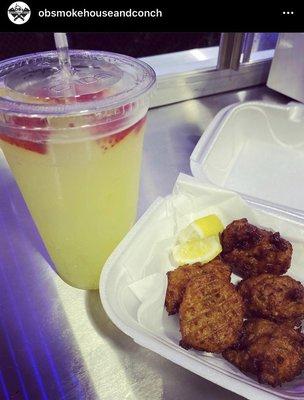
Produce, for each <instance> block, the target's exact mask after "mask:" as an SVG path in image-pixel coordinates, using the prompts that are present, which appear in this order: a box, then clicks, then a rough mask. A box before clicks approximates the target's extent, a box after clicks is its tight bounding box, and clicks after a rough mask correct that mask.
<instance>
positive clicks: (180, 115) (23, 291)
mask: <svg viewBox="0 0 304 400" xmlns="http://www.w3.org/2000/svg"><path fill="white" fill-rule="evenodd" d="M263 98H264V99H266V100H270V101H271V100H273V101H280V102H287V100H286V98H284V97H283V96H279V95H275V94H273V92H271V91H270V90H267V89H265V88H254V89H250V90H243V91H240V92H232V93H226V94H221V95H215V96H211V97H209V98H203V99H199V100H191V101H187V102H184V103H178V104H175V105H171V106H167V107H162V108H158V109H154V110H152V111H151V112H150V115H149V123H148V131H147V134H146V138H145V144H144V156H143V171H142V182H141V191H140V202H139V215H140V214H142V213H143V211H144V210H145V209H146V208H147V207H148V205H149V204H150V203H151V202H152V201H153V200H154V199H155V198H156V197H157V196H159V195H166V194H168V193H169V192H170V191H171V189H172V186H173V184H174V182H175V180H176V178H177V175H178V173H179V172H185V173H188V174H189V173H190V168H189V157H190V154H191V152H192V150H193V148H194V146H195V144H196V143H197V140H198V139H199V137H200V135H201V134H202V132H203V131H204V129H205V128H206V126H207V125H208V124H209V122H210V121H211V119H212V117H213V116H214V115H215V114H216V113H217V112H218V111H219V110H220V109H221V108H222V107H224V106H226V105H228V104H231V103H234V102H237V101H240V100H253V99H263ZM0 237H1V243H0V285H1V287H0V305H1V314H0V355H1V357H0V399H1V400H2V399H3V400H7V399H10V400H40V399H43V400H44V399H47V400H95V399H96V400H121V399H128V400H144V399H149V400H160V399H165V400H173V399H174V400H182V399H186V398H190V399H191V400H198V399H201V398H202V396H203V398H204V400H211V399H216V400H237V399H240V397H239V396H237V395H234V394H233V393H230V392H228V391H226V390H224V389H221V388H219V387H218V386H215V385H213V384H212V383H210V382H207V381H205V380H204V379H202V378H200V377H198V376H196V375H194V374H192V373H191V372H189V371H186V370H184V369H183V368H181V367H179V366H177V365H174V364H172V363H170V362H169V361H167V360H165V359H163V358H161V357H159V356H158V355H156V354H154V353H152V352H150V351H148V350H146V349H144V348H142V347H140V346H138V345H137V344H136V343H134V342H133V341H132V340H131V339H130V338H129V337H127V336H126V335H124V334H123V333H122V332H120V331H119V330H118V329H117V328H116V327H115V326H114V325H113V324H112V323H111V322H110V321H109V319H108V318H107V316H106V314H105V312H104V311H103V308H102V305H101V303H100V300H99V295H98V292H94V291H91V292H86V291H83V290H79V289H75V288H72V287H70V286H68V285H67V284H65V283H64V282H63V281H62V280H61V279H60V278H59V277H58V276H57V275H56V273H55V271H54V270H53V267H52V266H51V263H50V260H49V258H48V255H47V253H46V250H45V248H44V246H43V244H42V242H41V239H40V237H39V235H38V233H37V231H36V228H35V227H34V225H33V222H32V219H31V217H30V215H29V212H28V210H27V208H26V206H25V204H24V202H23V200H22V197H21V195H20V192H19V190H18V189H17V187H16V184H15V182H14V180H13V178H12V175H11V174H10V172H9V171H8V168H7V165H6V163H5V162H4V160H3V158H0Z"/></svg>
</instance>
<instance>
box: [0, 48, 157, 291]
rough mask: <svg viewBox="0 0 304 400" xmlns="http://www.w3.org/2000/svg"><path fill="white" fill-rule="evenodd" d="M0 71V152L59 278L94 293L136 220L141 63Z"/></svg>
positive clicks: (86, 59)
mask: <svg viewBox="0 0 304 400" xmlns="http://www.w3.org/2000/svg"><path fill="white" fill-rule="evenodd" d="M70 56H71V63H72V66H73V68H75V70H74V72H75V71H76V74H77V75H78V76H77V77H76V78H77V79H76V80H75V81H74V82H73V84H72V85H71V82H69V77H67V76H62V71H60V70H59V67H58V65H59V64H58V58H57V53H56V52H46V53H36V54H30V55H25V56H21V57H17V58H13V59H9V60H6V61H3V62H1V63H0V147H1V149H2V151H3V153H4V155H5V157H6V160H7V162H8V164H9V166H10V168H11V170H12V172H13V174H14V177H15V179H16V181H17V183H18V186H19V188H20V190H21V192H22V194H23V197H24V199H25V201H26V203H27V206H28V208H29V210H30V212H31V215H32V217H33V219H34V221H35V223H36V225H37V227H38V230H39V232H40V234H41V236H42V238H43V241H44V243H45V245H46V247H47V249H48V252H49V254H50V256H51V258H52V260H53V262H54V264H55V266H56V269H57V272H58V274H59V275H60V276H61V278H62V279H63V280H64V281H66V282H67V283H69V284H70V285H72V286H75V287H78V288H82V289H97V288H98V280H99V275H100V271H101V268H102V266H103V264H104V262H105V261H106V259H107V258H108V256H109V255H110V253H111V252H112V250H113V249H114V247H115V246H116V245H117V244H118V243H119V241H120V240H121V239H122V238H123V236H124V235H125V234H126V232H127V231H128V230H129V229H130V227H131V226H132V225H133V223H134V220H135V217H136V209H137V198H138V187H139V177H140V165H141V154H142V143H143V135H144V129H145V123H146V114H147V111H148V106H149V93H150V91H151V89H152V87H153V86H154V83H155V73H154V71H153V70H152V68H151V67H149V66H148V65H147V64H145V63H143V62H141V61H138V60H135V59H133V58H130V57H127V56H123V55H118V54H114V53H107V52H95V51H71V52H70Z"/></svg>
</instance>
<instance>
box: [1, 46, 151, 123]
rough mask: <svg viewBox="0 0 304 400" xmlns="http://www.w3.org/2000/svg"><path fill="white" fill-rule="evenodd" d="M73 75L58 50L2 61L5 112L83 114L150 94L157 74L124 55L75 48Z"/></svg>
mask: <svg viewBox="0 0 304 400" xmlns="http://www.w3.org/2000/svg"><path fill="white" fill-rule="evenodd" d="M69 55H70V59H71V65H72V73H68V72H67V71H65V70H64V69H62V68H61V67H60V66H59V60H58V53H57V52H56V51H52V52H43V53H34V54H28V55H25V56H20V57H16V58H11V59H8V60H5V61H2V62H0V113H13V114H23V115H24V114H25V115H38V116H39V115H46V114H47V115H63V114H65V115H67V114H68V115H74V114H76V115H79V114H86V113H93V112H100V111H104V110H108V109H113V108H114V109H115V108H116V107H120V106H123V105H125V104H129V103H131V102H134V101H136V100H137V99H138V98H140V97H141V96H143V95H145V94H147V92H148V91H150V90H151V88H152V87H153V86H154V84H155V80H156V77H155V72H154V70H153V69H152V68H151V67H150V66H149V65H148V64H146V63H144V62H142V61H140V60H137V59H134V58H131V57H128V56H124V55H120V54H115V53H109V52H101V51H84V50H71V51H70V52H69Z"/></svg>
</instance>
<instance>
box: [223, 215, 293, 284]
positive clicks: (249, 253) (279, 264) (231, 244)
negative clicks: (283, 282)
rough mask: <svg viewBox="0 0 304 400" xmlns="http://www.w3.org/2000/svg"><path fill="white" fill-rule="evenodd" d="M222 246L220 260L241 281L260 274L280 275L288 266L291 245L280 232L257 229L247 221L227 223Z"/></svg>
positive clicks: (244, 219)
mask: <svg viewBox="0 0 304 400" xmlns="http://www.w3.org/2000/svg"><path fill="white" fill-rule="evenodd" d="M221 243H222V247H223V251H222V258H223V260H224V261H225V262H227V263H228V264H229V265H230V266H231V267H232V270H233V272H234V273H236V274H237V275H239V276H241V277H243V278H249V277H250V276H256V275H260V274H263V273H269V274H275V275H282V274H284V273H285V272H286V271H287V270H288V268H289V267H290V262H291V256H292V245H291V244H290V243H289V242H288V241H287V240H285V239H283V238H282V237H281V236H280V234H279V232H276V233H273V232H270V231H266V230H264V229H260V228H257V227H256V226H254V225H251V224H249V223H248V221H247V219H246V218H243V219H239V220H235V221H233V222H232V223H231V224H229V225H228V226H227V227H226V229H225V230H224V231H223V233H222V235H221Z"/></svg>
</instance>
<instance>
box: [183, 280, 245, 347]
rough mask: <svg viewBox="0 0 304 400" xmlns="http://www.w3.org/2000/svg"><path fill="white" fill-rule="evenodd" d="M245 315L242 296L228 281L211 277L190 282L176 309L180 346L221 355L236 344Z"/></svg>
mask: <svg viewBox="0 0 304 400" xmlns="http://www.w3.org/2000/svg"><path fill="white" fill-rule="evenodd" d="M244 312H245V309H244V304H243V299H242V296H241V295H240V294H239V293H238V292H237V290H236V289H235V287H234V285H232V284H231V283H230V282H228V281H227V280H224V279H219V278H218V277H217V276H216V275H215V274H213V273H209V274H204V275H200V276H198V277H195V278H193V279H191V280H190V282H189V283H188V285H187V287H186V290H185V294H184V297H183V301H182V303H181V305H180V309H179V316H180V331H181V335H182V340H181V342H180V345H181V346H182V347H184V348H191V347H193V348H194V349H197V350H204V351H208V352H214V353H220V352H222V351H223V350H225V349H226V348H228V347H229V346H231V345H232V344H233V343H235V342H236V341H237V339H238V336H239V333H240V330H241V328H242V324H243V317H244Z"/></svg>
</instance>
